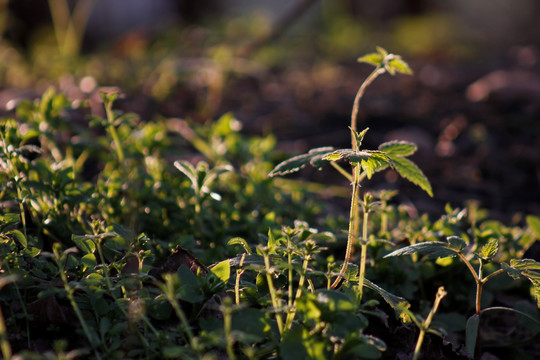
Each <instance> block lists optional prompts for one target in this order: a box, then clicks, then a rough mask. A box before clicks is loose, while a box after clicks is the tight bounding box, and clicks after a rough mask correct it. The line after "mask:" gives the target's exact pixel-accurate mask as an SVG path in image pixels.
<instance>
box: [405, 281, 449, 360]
mask: <svg viewBox="0 0 540 360" xmlns="http://www.w3.org/2000/svg"><path fill="white" fill-rule="evenodd" d="M446 294H447V292H446V291H445V290H444V287H442V286H441V287H440V288H439V290H438V291H437V294H436V295H435V301H434V302H433V307H432V308H431V311H430V312H429V314H428V316H427V318H426V319H425V320H424V321H423V322H422V323H421V324H420V334H418V340H417V341H416V347H415V348H414V355H413V360H418V356H419V355H420V349H421V348H422V343H423V342H424V337H425V336H426V332H427V331H428V330H429V327H430V325H431V321H432V320H433V316H434V315H435V313H436V312H437V309H438V308H439V304H440V303H441V300H442V299H443V298H444V297H445V296H446Z"/></svg>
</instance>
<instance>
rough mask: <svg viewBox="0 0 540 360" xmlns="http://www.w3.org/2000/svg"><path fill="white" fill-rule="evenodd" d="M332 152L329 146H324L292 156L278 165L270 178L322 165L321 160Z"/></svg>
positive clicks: (271, 172)
mask: <svg viewBox="0 0 540 360" xmlns="http://www.w3.org/2000/svg"><path fill="white" fill-rule="evenodd" d="M333 150H334V148H333V147H331V146H325V147H320V148H315V149H311V150H309V152H308V153H306V154H302V155H297V156H294V157H292V158H290V159H288V160H285V161H283V162H281V163H279V164H278V165H277V166H276V167H275V168H274V169H273V170H272V171H270V173H269V174H268V175H269V176H270V177H273V176H276V175H286V174H290V173H293V172H296V171H298V170H300V169H302V168H303V167H304V166H306V165H307V164H311V165H312V166H314V167H320V166H321V165H322V160H323V158H324V157H325V156H326V155H328V154H329V153H331V152H332V151H333Z"/></svg>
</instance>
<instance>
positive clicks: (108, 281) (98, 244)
mask: <svg viewBox="0 0 540 360" xmlns="http://www.w3.org/2000/svg"><path fill="white" fill-rule="evenodd" d="M102 240H103V238H100V239H98V240H97V241H96V248H97V250H98V255H99V259H100V261H101V263H102V264H103V272H104V275H105V284H106V286H107V290H108V291H109V294H110V295H111V296H112V297H113V300H114V302H115V303H116V305H117V306H118V309H119V310H120V312H121V313H122V315H124V316H125V318H126V319H129V315H128V313H127V312H126V310H125V309H124V308H123V307H122V305H121V304H119V303H118V299H117V298H116V296H114V292H113V286H112V283H111V278H110V274H109V269H108V267H107V265H106V263H105V256H103V249H102V248H101V241H102ZM142 320H143V322H144V323H145V324H146V326H148V328H149V329H150V331H152V333H154V335H155V336H159V333H158V331H157V330H156V328H155V327H154V326H153V325H152V324H151V323H150V321H149V320H148V318H147V317H146V316H142ZM137 333H138V334H139V337H140V338H141V341H142V342H143V343H144V345H145V346H146V347H149V346H150V344H149V343H148V340H146V338H145V337H144V336H143V335H142V334H141V333H140V331H138V330H137Z"/></svg>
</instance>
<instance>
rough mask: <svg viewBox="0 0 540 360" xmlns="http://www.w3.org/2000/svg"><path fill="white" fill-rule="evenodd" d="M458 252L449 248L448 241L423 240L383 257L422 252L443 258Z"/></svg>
mask: <svg viewBox="0 0 540 360" xmlns="http://www.w3.org/2000/svg"><path fill="white" fill-rule="evenodd" d="M458 253H459V252H458V251H456V250H454V249H452V248H450V247H449V245H448V243H444V242H442V241H425V242H421V243H417V244H413V245H409V246H405V247H403V248H401V249H397V250H395V251H392V252H391V253H390V254H387V255H386V256H385V258H386V257H390V256H402V255H412V254H424V255H428V256H430V257H434V258H435V257H441V258H445V257H449V256H456V255H457V254H458Z"/></svg>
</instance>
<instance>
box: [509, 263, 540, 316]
mask: <svg viewBox="0 0 540 360" xmlns="http://www.w3.org/2000/svg"><path fill="white" fill-rule="evenodd" d="M502 268H503V269H504V271H506V273H507V274H508V275H510V276H511V277H512V278H513V279H518V278H519V277H520V276H523V277H526V278H527V279H528V280H529V281H530V282H531V283H532V285H533V295H534V297H535V298H536V302H537V305H538V307H540V263H539V262H537V261H535V260H532V259H511V260H510V265H508V264H504V263H503V264H502Z"/></svg>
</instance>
